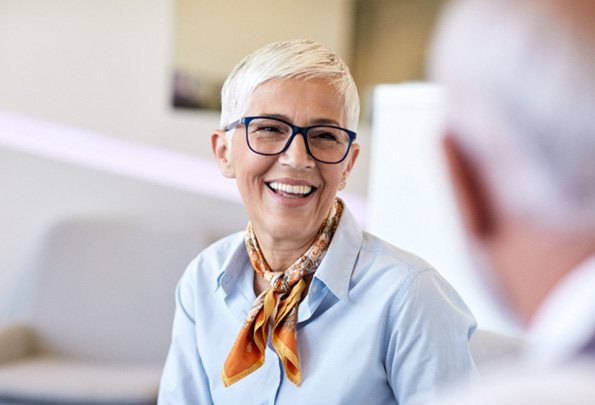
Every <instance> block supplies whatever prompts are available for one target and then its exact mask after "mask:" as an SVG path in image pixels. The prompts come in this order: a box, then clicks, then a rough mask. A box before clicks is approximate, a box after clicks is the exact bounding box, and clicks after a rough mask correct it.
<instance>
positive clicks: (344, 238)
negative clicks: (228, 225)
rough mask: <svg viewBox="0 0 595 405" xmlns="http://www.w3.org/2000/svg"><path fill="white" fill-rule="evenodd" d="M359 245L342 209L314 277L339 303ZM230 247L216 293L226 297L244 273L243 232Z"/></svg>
mask: <svg viewBox="0 0 595 405" xmlns="http://www.w3.org/2000/svg"><path fill="white" fill-rule="evenodd" d="M362 243H363V234H362V230H361V229H360V227H359V225H358V223H357V221H356V220H355V218H354V216H353V214H352V213H351V211H349V209H348V208H347V207H346V206H344V209H343V214H342V215H341V220H340V221H339V225H338V226H337V230H336V231H335V234H334V235H333V239H332V241H331V244H330V246H329V248H328V250H327V252H326V254H325V256H324V259H323V260H322V262H321V263H320V266H319V267H318V269H317V270H316V272H315V273H314V278H316V279H318V280H320V281H321V282H322V283H323V284H324V285H325V286H326V287H327V288H328V289H329V290H330V291H331V292H332V293H333V294H334V295H335V296H336V297H337V298H339V299H340V300H347V299H348V292H349V281H350V279H351V273H352V271H353V268H354V267H355V261H356V260H357V256H358V255H359V251H360V249H361V246H362ZM229 246H230V249H233V252H232V254H231V255H229V256H228V258H227V260H226V261H225V262H224V264H223V266H222V267H221V271H220V272H219V273H218V274H217V278H216V280H217V282H216V286H215V291H216V290H218V289H219V288H223V290H224V291H225V292H226V293H228V292H229V289H230V288H231V287H232V286H233V285H234V284H235V282H236V281H237V278H238V277H239V276H240V272H241V271H243V270H244V264H245V262H246V260H247V259H248V254H247V253H246V245H245V242H244V233H243V232H241V233H239V234H237V235H236V238H233V239H232V240H231V241H230V244H229Z"/></svg>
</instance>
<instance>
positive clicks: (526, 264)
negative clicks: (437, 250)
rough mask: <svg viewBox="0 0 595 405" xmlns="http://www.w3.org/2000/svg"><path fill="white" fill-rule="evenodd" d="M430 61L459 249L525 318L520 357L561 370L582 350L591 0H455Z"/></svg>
mask: <svg viewBox="0 0 595 405" xmlns="http://www.w3.org/2000/svg"><path fill="white" fill-rule="evenodd" d="M430 70H431V73H432V75H433V76H434V77H435V78H436V79H437V80H438V81H439V82H441V83H443V85H444V87H445V91H446V98H447V103H446V106H447V107H446V125H445V134H446V135H445V137H444V150H445V154H446V157H447V162H448V167H449V170H450V174H451V180H452V185H453V188H454V191H455V194H456V197H457V200H458V205H459V208H460V211H461V214H462V215H461V216H462V222H463V225H464V228H465V231H466V234H467V236H468V240H469V242H470V243H469V246H470V252H471V253H472V255H473V256H474V257H475V259H477V264H478V268H479V269H481V270H482V272H481V275H482V276H483V278H484V280H485V281H486V282H487V285H489V287H490V288H491V289H492V290H493V292H494V294H495V297H496V298H497V299H498V301H499V303H500V304H501V306H503V307H505V309H506V310H507V311H508V312H509V313H510V314H513V316H514V317H515V319H517V321H518V322H519V323H520V324H521V325H522V326H523V327H524V328H526V331H527V344H526V350H525V354H526V357H525V358H526V360H528V361H527V363H528V364H530V365H531V367H533V368H535V367H537V368H538V369H548V368H549V369H550V370H552V373H554V374H557V373H562V374H563V373H564V370H563V368H565V367H566V366H564V364H570V363H572V362H574V361H577V360H580V361H587V362H589V361H592V360H590V359H591V358H592V357H593V356H594V355H595V75H594V73H593V72H595V2H594V1H592V0H570V1H569V0H459V1H453V2H451V3H450V4H449V6H448V7H447V9H446V11H445V12H444V14H443V16H442V19H441V22H440V24H439V26H438V29H437V34H436V38H435V42H434V45H433V50H432V55H431V62H430ZM568 367H571V366H568ZM523 372H524V373H525V374H526V375H530V374H528V373H527V372H526V370H525V371H523ZM591 376H593V377H595V374H591ZM516 377H520V378H521V380H522V378H523V376H520V375H518V374H517V375H516ZM510 378H511V379H512V380H514V377H510ZM593 381H595V378H593ZM543 382H544V383H545V384H547V382H546V380H544V381H543ZM562 387H563V385H560V386H558V389H561V388H562ZM527 389H528V388H527ZM569 394H570V393H569ZM487 397H489V394H488V395H486V398H487ZM499 398H503V397H499ZM448 403H451V402H448ZM452 403H467V402H463V401H461V402H456V401H455V402H452ZM469 403H472V401H471V402H469ZM475 403H484V402H475ZM485 403H493V402H490V401H487V402H485ZM501 403H513V402H506V401H504V400H503V402H501ZM514 403H529V402H523V401H522V400H520V399H519V401H516V402H514ZM531 403H536V402H531ZM543 403H549V402H543ZM552 403H560V402H552ZM563 403H567V402H563ZM568 403H572V402H571V400H570V399H568ZM591 403H593V402H591Z"/></svg>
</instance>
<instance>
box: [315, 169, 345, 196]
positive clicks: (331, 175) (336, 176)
mask: <svg viewBox="0 0 595 405" xmlns="http://www.w3.org/2000/svg"><path fill="white" fill-rule="evenodd" d="M343 171H344V167H343V166H342V165H341V167H332V168H326V170H325V169H321V171H320V173H321V175H322V178H323V179H324V183H325V187H326V188H327V189H328V190H329V191H333V192H336V191H337V189H338V188H339V183H341V177H342V176H343Z"/></svg>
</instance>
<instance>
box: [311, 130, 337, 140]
mask: <svg viewBox="0 0 595 405" xmlns="http://www.w3.org/2000/svg"><path fill="white" fill-rule="evenodd" d="M314 138H315V139H316V140H320V141H336V140H337V136H336V135H335V134H333V133H331V132H318V133H316V134H314Z"/></svg>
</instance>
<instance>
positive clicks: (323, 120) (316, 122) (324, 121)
mask: <svg viewBox="0 0 595 405" xmlns="http://www.w3.org/2000/svg"><path fill="white" fill-rule="evenodd" d="M260 116H263V117H271V118H278V119H280V120H283V121H287V122H290V123H292V124H293V122H292V121H291V120H290V119H289V117H287V116H286V115H283V114H266V113H262V114H260ZM294 125H295V124H294ZM312 125H334V126H336V127H340V126H341V125H340V124H339V123H338V122H337V121H335V120H332V119H330V118H316V119H314V120H313V121H312V122H311V123H310V124H308V125H306V126H312Z"/></svg>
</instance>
